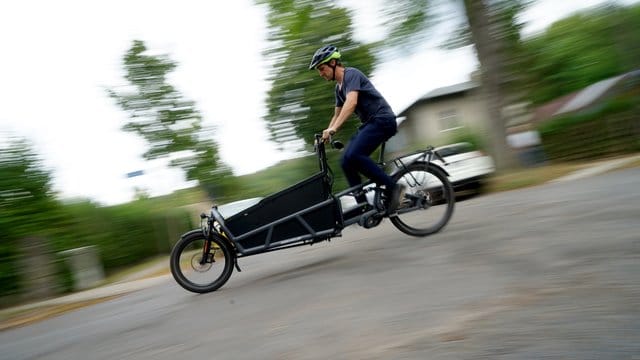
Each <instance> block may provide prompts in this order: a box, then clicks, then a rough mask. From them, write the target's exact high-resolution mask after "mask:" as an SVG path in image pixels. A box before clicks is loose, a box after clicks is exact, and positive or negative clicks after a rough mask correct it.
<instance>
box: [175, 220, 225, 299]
mask: <svg viewBox="0 0 640 360" xmlns="http://www.w3.org/2000/svg"><path fill="white" fill-rule="evenodd" d="M205 242H210V246H209V251H208V252H206V254H207V255H206V260H205V261H203V259H204V258H203V254H204V253H205V251H204V246H205ZM221 260H222V261H224V263H223V264H222V266H217V264H216V263H217V262H220V261H221ZM234 261H235V253H234V252H232V250H231V249H230V247H229V246H228V245H227V242H226V241H225V240H224V239H222V238H220V237H219V236H218V235H216V234H214V235H213V236H212V238H211V239H207V238H206V237H205V235H204V234H203V233H202V232H201V231H194V232H191V233H188V234H186V235H185V236H183V237H182V238H181V239H180V240H179V241H178V242H177V243H176V244H175V246H174V247H173V249H172V250H171V257H170V267H171V274H172V275H173V278H174V279H175V281H176V282H177V283H178V284H179V285H180V286H182V287H183V288H185V289H186V290H188V291H191V292H195V293H200V294H202V293H208V292H212V291H215V290H217V289H219V288H220V287H221V286H222V285H224V284H225V283H226V282H227V280H229V277H230V276H231V274H232V273H233V267H234ZM211 269H214V270H213V272H212V273H211V274H206V275H213V278H212V279H208V277H206V276H205V272H208V271H209V270H211ZM188 271H193V274H192V273H190V272H188ZM192 275H193V276H192ZM192 277H193V278H192ZM198 277H202V278H204V279H203V281H196V278H198Z"/></svg>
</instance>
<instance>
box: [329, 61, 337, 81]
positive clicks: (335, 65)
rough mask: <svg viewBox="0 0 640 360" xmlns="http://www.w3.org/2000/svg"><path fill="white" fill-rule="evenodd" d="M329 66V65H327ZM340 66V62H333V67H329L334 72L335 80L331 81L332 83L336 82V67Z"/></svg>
mask: <svg viewBox="0 0 640 360" xmlns="http://www.w3.org/2000/svg"><path fill="white" fill-rule="evenodd" d="M329 62H331V61H329ZM327 65H329V64H327ZM337 66H338V62H337V61H334V62H333V66H331V65H329V67H330V68H331V69H332V70H333V78H332V79H331V81H336V67H337Z"/></svg>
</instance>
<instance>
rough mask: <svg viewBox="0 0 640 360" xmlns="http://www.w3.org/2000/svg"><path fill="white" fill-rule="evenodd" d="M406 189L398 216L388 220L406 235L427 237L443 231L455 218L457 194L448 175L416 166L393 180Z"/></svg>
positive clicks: (418, 163)
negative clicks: (452, 218)
mask: <svg viewBox="0 0 640 360" xmlns="http://www.w3.org/2000/svg"><path fill="white" fill-rule="evenodd" d="M392 178H393V180H394V182H395V183H397V184H402V185H405V186H406V193H405V197H404V199H403V200H402V201H401V204H400V206H399V207H398V210H397V213H396V214H392V215H391V216H390V217H389V219H390V220H391V223H393V225H394V226H395V227H396V228H398V230H400V231H402V232H403V233H405V234H408V235H412V236H420V237H422V236H427V235H431V234H434V233H437V232H438V231H440V230H442V228H444V227H445V226H446V225H447V223H448V222H449V220H450V219H451V216H452V215H453V210H454V207H455V193H454V191H453V186H452V185H451V182H450V181H449V179H448V176H447V174H446V173H445V172H444V171H443V170H442V169H440V168H439V167H437V166H434V165H431V164H429V163H426V162H417V163H413V164H411V165H409V166H407V167H406V168H404V169H401V170H400V171H399V172H397V173H396V174H394V175H393V176H392Z"/></svg>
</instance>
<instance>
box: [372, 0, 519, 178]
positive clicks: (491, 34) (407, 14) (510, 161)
mask: <svg viewBox="0 0 640 360" xmlns="http://www.w3.org/2000/svg"><path fill="white" fill-rule="evenodd" d="M529 2H530V1H523V0H493V1H489V0H464V1H447V2H444V1H439V2H434V1H428V0H402V1H394V2H387V3H385V6H386V10H385V13H386V14H387V15H388V21H387V25H388V26H389V29H390V31H389V37H388V39H387V40H386V41H385V42H384V44H383V46H387V47H388V46H391V47H395V48H400V49H404V50H407V49H409V50H411V48H413V47H414V46H415V45H416V44H419V43H420V42H421V41H423V40H424V39H425V37H426V36H428V32H427V29H431V28H432V27H433V26H434V24H435V23H437V22H438V20H439V19H438V17H439V16H442V13H441V12H440V11H439V10H441V9H442V7H444V8H445V9H446V11H447V13H448V14H451V13H453V14H455V15H454V16H451V15H449V16H450V17H451V18H453V19H457V21H458V27H457V28H455V29H456V30H455V31H454V36H453V38H451V37H450V38H449V39H448V40H447V41H446V42H445V46H448V47H456V46H464V45H467V44H470V43H471V44H473V45H474V48H475V51H476V55H477V57H478V60H479V62H480V73H481V79H482V91H483V93H484V95H485V98H486V100H487V104H488V106H487V107H488V108H487V111H488V115H489V119H490V123H489V124H488V125H489V126H488V129H489V140H490V142H491V152H492V155H493V156H494V158H495V160H496V166H497V168H498V169H504V168H508V167H511V166H513V165H514V164H515V163H516V162H515V159H514V157H513V154H512V152H511V151H510V149H509V147H508V146H507V143H506V129H505V119H504V118H503V117H502V109H503V107H504V106H505V105H507V102H508V101H512V99H511V98H510V97H509V96H507V94H509V91H508V90H509V84H512V83H513V81H514V78H513V72H510V71H509V69H510V68H511V66H512V64H513V63H514V62H515V60H512V59H511V58H510V52H512V51H513V50H514V49H515V47H516V45H517V43H518V39H519V36H520V35H519V30H520V28H521V26H522V25H521V24H520V23H518V22H517V21H516V20H517V16H516V15H517V14H518V13H519V12H520V11H522V9H524V8H525V7H526V6H527V4H528V3H529ZM511 54H513V53H511Z"/></svg>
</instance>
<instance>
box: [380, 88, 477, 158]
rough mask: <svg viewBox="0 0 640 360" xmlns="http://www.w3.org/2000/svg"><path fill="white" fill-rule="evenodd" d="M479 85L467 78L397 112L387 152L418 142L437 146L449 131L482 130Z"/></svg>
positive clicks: (442, 141)
mask: <svg viewBox="0 0 640 360" xmlns="http://www.w3.org/2000/svg"><path fill="white" fill-rule="evenodd" d="M479 89H480V87H479V85H478V83H476V82H473V81H469V82H465V83H460V84H456V85H452V86H446V87H442V88H437V89H435V90H432V91H430V92H428V93H426V94H425V95H424V96H422V97H421V98H419V99H418V100H416V101H415V102H414V103H413V104H411V105H410V106H409V107H407V108H406V109H404V110H403V111H401V112H400V113H399V114H398V119H399V125H398V134H397V135H396V136H394V137H392V138H391V139H390V140H389V142H388V143H387V150H388V152H389V153H390V154H394V153H397V152H400V151H403V150H405V149H407V148H411V147H415V146H418V145H421V146H424V145H434V146H435V145H441V144H444V143H445V142H446V141H447V138H448V137H450V136H451V132H452V131H455V130H458V129H461V128H466V129H467V130H469V131H471V132H473V133H484V132H485V129H486V124H487V122H488V115H487V110H486V104H485V102H484V100H483V98H482V96H480V92H479Z"/></svg>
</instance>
